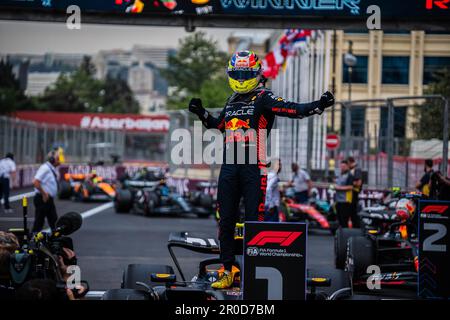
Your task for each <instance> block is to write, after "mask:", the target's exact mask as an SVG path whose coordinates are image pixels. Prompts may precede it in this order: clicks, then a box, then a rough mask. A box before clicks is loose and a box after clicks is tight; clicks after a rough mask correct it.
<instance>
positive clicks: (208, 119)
mask: <svg viewBox="0 0 450 320" xmlns="http://www.w3.org/2000/svg"><path fill="white" fill-rule="evenodd" d="M189 111H190V112H192V113H194V114H196V115H197V116H198V118H199V119H200V120H201V121H202V122H203V125H204V126H205V127H206V128H207V129H219V130H220V131H224V130H225V108H224V109H223V110H222V111H221V112H220V114H219V117H218V118H215V117H213V116H212V115H211V114H210V113H209V112H208V111H207V110H206V109H205V108H203V106H202V100H201V99H198V98H193V99H191V101H190V102H189Z"/></svg>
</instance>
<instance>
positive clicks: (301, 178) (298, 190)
mask: <svg viewBox="0 0 450 320" xmlns="http://www.w3.org/2000/svg"><path fill="white" fill-rule="evenodd" d="M291 169H292V173H293V174H294V175H293V176H292V180H291V182H290V183H289V186H292V187H294V190H295V201H297V202H298V203H306V202H308V199H309V196H310V195H311V189H312V182H311V178H310V176H309V174H308V172H306V171H305V170H303V169H300V168H299V166H298V164H296V163H293V164H292V165H291Z"/></svg>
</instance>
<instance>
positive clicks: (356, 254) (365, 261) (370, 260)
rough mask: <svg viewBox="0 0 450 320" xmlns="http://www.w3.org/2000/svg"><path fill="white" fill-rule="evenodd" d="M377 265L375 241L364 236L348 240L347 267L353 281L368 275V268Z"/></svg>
mask: <svg viewBox="0 0 450 320" xmlns="http://www.w3.org/2000/svg"><path fill="white" fill-rule="evenodd" d="M373 264H375V250H374V244H373V241H372V240H371V239H369V238H367V237H364V236H356V237H351V238H350V239H348V250H347V267H348V269H349V270H348V271H349V272H350V274H351V276H352V279H353V280H354V281H355V280H358V279H360V278H361V276H362V275H364V274H366V271H367V267H368V266H371V265H373Z"/></svg>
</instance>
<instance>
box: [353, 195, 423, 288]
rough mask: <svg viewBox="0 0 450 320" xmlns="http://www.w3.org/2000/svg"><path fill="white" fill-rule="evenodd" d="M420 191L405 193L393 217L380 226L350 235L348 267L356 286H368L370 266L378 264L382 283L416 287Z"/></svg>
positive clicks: (397, 286)
mask: <svg viewBox="0 0 450 320" xmlns="http://www.w3.org/2000/svg"><path fill="white" fill-rule="evenodd" d="M420 198H421V195H420V194H416V193H411V194H406V195H404V197H403V198H401V199H400V200H398V201H397V204H396V208H395V212H394V213H393V215H392V216H387V218H386V217H383V216H382V217H380V218H379V219H378V224H377V226H366V228H365V230H363V233H362V234H360V235H353V236H351V237H349V238H348V241H347V250H346V268H347V270H348V271H349V273H350V275H351V278H352V281H353V287H354V288H358V289H359V288H363V289H364V288H366V282H367V279H368V278H369V276H372V274H367V268H368V267H369V266H371V265H376V266H378V267H379V268H380V273H379V274H377V275H376V277H375V278H376V279H378V280H380V283H381V285H382V286H383V285H384V286H389V287H394V286H395V287H396V288H411V289H416V288H417V272H418V267H419V266H418V230H417V214H416V206H417V205H416V202H417V200H418V199H420Z"/></svg>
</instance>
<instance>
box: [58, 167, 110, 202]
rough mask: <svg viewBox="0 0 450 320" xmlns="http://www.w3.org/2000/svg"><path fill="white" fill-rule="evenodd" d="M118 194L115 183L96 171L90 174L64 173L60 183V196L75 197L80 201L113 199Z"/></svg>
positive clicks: (60, 197) (62, 197)
mask: <svg viewBox="0 0 450 320" xmlns="http://www.w3.org/2000/svg"><path fill="white" fill-rule="evenodd" d="M115 196H116V191H115V187H114V185H113V184H112V183H111V182H110V181H107V180H106V179H103V178H102V177H100V176H98V175H97V173H96V172H95V171H93V172H91V173H90V174H73V173H66V174H64V179H63V180H62V181H60V183H59V191H58V198H59V199H70V198H72V197H73V198H74V199H75V200H79V201H91V200H93V201H111V200H113V199H114V197H115Z"/></svg>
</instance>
